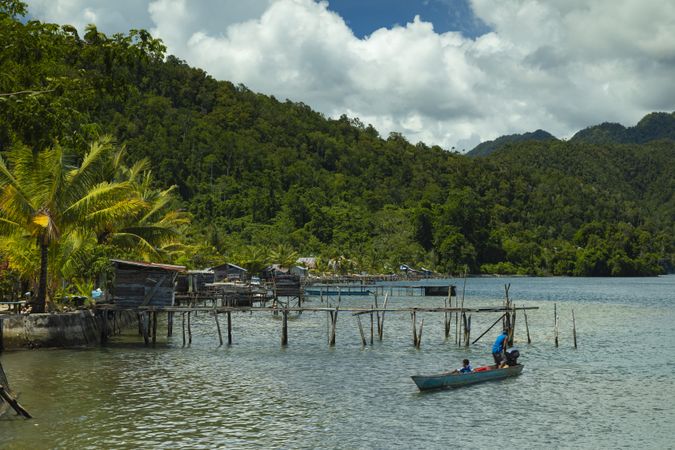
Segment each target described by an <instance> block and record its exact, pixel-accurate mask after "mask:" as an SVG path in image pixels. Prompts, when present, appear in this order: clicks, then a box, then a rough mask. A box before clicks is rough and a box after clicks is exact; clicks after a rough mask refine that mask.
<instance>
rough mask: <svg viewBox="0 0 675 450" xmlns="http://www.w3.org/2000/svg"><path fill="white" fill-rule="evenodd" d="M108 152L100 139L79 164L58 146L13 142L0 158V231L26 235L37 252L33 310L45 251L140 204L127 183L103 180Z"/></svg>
mask: <svg viewBox="0 0 675 450" xmlns="http://www.w3.org/2000/svg"><path fill="white" fill-rule="evenodd" d="M112 150H113V146H112V145H111V139H110V138H109V137H104V138H101V139H100V140H98V141H96V142H94V143H92V144H91V146H90V148H89V151H88V152H87V153H86V154H85V156H84V158H83V159H82V161H81V163H80V164H79V166H78V165H76V164H72V162H74V161H76V158H75V157H73V156H69V155H67V154H65V153H64V151H63V149H62V148H61V147H60V146H59V145H55V146H52V147H51V148H48V149H46V150H42V151H33V150H32V149H31V148H29V147H27V146H25V145H23V144H16V145H14V146H13V147H12V148H11V149H10V150H9V151H8V152H7V154H6V155H5V156H6V158H3V157H1V156H0V232H1V233H2V234H4V235H6V236H12V237H13V238H14V239H31V240H32V241H33V242H34V245H36V246H37V249H38V251H39V259H40V264H39V267H40V270H39V276H38V281H37V295H36V298H35V300H34V309H33V310H34V311H35V312H44V310H45V304H46V300H47V282H48V280H47V277H48V256H49V251H50V249H54V248H56V249H58V247H59V246H60V244H61V241H62V239H64V238H65V237H67V236H70V235H71V234H72V233H81V234H82V235H86V234H87V233H90V232H91V231H92V230H99V229H103V228H105V227H106V226H107V224H110V223H120V222H122V221H123V220H125V218H126V217H128V216H129V215H135V214H137V213H138V211H140V210H142V209H143V208H145V207H146V203H145V202H144V201H143V199H141V198H139V197H138V196H136V195H134V189H133V185H132V184H131V183H130V182H114V181H113V182H111V181H107V180H106V179H105V177H104V175H105V167H106V164H108V163H109V161H110V158H109V156H110V155H111V153H112ZM69 161H70V162H71V163H69Z"/></svg>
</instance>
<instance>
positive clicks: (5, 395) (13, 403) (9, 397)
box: [0, 311, 107, 419]
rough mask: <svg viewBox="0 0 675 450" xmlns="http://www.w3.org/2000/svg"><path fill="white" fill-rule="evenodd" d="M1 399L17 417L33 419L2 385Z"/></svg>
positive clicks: (0, 387)
mask: <svg viewBox="0 0 675 450" xmlns="http://www.w3.org/2000/svg"><path fill="white" fill-rule="evenodd" d="M106 312H107V311H106ZM0 398H1V399H2V400H4V401H5V402H7V404H8V405H9V406H11V407H12V409H13V410H14V411H16V413H17V415H19V416H23V417H25V418H26V419H31V418H32V416H31V415H30V414H29V413H28V411H26V410H25V409H24V407H23V406H21V405H20V404H19V402H18V401H17V400H16V399H15V398H14V397H12V395H11V394H10V393H9V392H8V390H7V389H6V388H5V386H3V385H2V384H0Z"/></svg>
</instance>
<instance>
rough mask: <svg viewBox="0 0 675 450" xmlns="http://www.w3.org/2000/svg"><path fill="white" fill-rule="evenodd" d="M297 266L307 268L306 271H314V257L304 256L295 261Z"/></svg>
mask: <svg viewBox="0 0 675 450" xmlns="http://www.w3.org/2000/svg"><path fill="white" fill-rule="evenodd" d="M296 262H297V263H298V265H301V266H304V267H307V268H308V269H316V257H314V256H305V257H302V258H298V260H297V261H296Z"/></svg>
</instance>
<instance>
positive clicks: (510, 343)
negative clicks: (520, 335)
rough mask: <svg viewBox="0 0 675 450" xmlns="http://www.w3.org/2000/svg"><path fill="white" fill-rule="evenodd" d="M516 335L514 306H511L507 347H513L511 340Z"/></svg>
mask: <svg viewBox="0 0 675 450" xmlns="http://www.w3.org/2000/svg"><path fill="white" fill-rule="evenodd" d="M515 334H516V306H515V305H513V314H512V315H511V325H510V327H509V347H513V338H514V337H515Z"/></svg>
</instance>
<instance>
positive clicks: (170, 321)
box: [166, 311, 174, 337]
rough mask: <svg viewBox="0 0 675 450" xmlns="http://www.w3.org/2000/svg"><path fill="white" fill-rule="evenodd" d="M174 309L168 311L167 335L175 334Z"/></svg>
mask: <svg viewBox="0 0 675 450" xmlns="http://www.w3.org/2000/svg"><path fill="white" fill-rule="evenodd" d="M173 315H174V312H173V311H169V312H167V313H166V337H171V336H173Z"/></svg>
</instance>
